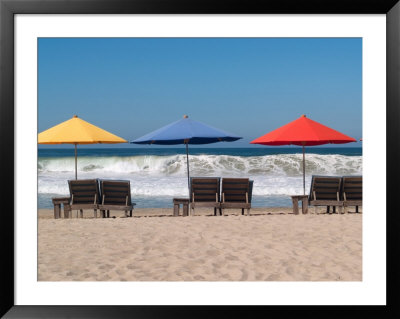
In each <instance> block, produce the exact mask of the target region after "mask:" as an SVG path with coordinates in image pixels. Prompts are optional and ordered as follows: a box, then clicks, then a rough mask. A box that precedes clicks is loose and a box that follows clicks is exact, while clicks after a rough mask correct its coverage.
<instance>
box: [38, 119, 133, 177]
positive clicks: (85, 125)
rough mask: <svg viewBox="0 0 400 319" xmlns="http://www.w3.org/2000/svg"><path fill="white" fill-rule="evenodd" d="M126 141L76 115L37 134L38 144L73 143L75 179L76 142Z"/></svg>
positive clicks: (108, 142) (105, 142)
mask: <svg viewBox="0 0 400 319" xmlns="http://www.w3.org/2000/svg"><path fill="white" fill-rule="evenodd" d="M127 142H128V141H126V140H124V139H123V138H120V137H118V136H117V135H114V134H111V133H109V132H107V131H105V130H103V129H101V128H99V127H97V126H95V125H93V124H90V123H89V122H86V121H84V120H82V119H80V118H78V116H77V115H74V116H73V118H72V119H70V120H68V121H65V122H62V123H60V124H58V125H56V126H53V127H51V128H49V129H48V130H46V131H43V132H41V133H39V134H38V143H39V144H74V145H75V179H77V177H78V176H77V149H76V146H77V144H115V143H127Z"/></svg>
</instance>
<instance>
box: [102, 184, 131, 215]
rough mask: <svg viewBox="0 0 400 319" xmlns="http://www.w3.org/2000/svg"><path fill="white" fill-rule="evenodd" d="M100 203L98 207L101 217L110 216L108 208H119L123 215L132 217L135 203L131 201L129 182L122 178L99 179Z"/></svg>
mask: <svg viewBox="0 0 400 319" xmlns="http://www.w3.org/2000/svg"><path fill="white" fill-rule="evenodd" d="M100 193H101V204H100V205H99V209H100V211H101V213H102V216H103V217H110V210H121V211H124V212H125V216H126V217H128V212H129V215H130V217H132V210H133V207H134V206H135V205H136V203H132V199H131V184H130V182H129V181H123V180H100Z"/></svg>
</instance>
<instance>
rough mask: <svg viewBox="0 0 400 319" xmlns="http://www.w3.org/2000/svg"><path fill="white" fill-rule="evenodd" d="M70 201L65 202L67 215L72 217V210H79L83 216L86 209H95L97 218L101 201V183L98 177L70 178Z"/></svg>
mask: <svg viewBox="0 0 400 319" xmlns="http://www.w3.org/2000/svg"><path fill="white" fill-rule="evenodd" d="M68 186H69V193H70V201H69V203H68V204H64V212H65V215H66V216H69V217H70V218H71V217H72V210H79V211H80V216H81V218H82V217H83V210H84V209H93V211H94V217H95V218H97V209H98V205H99V203H100V192H99V183H98V180H97V179H80V180H69V181H68Z"/></svg>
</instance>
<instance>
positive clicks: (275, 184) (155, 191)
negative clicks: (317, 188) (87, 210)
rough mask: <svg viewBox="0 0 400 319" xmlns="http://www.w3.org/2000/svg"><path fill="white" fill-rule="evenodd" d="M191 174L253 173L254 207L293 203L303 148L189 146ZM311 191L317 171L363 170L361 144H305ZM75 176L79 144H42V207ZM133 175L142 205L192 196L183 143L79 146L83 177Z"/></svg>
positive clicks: (134, 191) (348, 172) (61, 193)
mask: <svg viewBox="0 0 400 319" xmlns="http://www.w3.org/2000/svg"><path fill="white" fill-rule="evenodd" d="M189 150H190V151H189V153H190V154H189V163H190V176H192V177H212V176H215V177H248V178H250V179H251V180H254V187H253V198H252V206H253V207H263V206H267V207H271V206H291V199H290V195H294V194H303V155H302V149H301V147H287V148H283V147H282V148H281V147H252V148H195V147H189ZM305 158H306V193H308V191H309V188H310V182H311V176H312V175H333V176H343V175H361V174H362V149H361V148H353V147H326V148H323V147H306V156H305ZM74 178H75V159H74V149H71V148H69V149H59V148H46V149H42V148H39V149H38V206H39V208H51V207H52V202H51V198H52V197H60V196H68V194H69V190H68V182H67V180H69V179H74ZM87 178H100V179H123V180H130V184H131V192H132V200H133V202H135V203H136V207H137V208H143V207H171V206H172V198H173V197H187V196H188V184H187V167H186V151H185V148H184V147H174V148H171V147H168V148H167V147H164V148H157V147H153V146H149V147H146V148H133V147H132V148H84V147H83V146H82V147H81V146H78V179H87Z"/></svg>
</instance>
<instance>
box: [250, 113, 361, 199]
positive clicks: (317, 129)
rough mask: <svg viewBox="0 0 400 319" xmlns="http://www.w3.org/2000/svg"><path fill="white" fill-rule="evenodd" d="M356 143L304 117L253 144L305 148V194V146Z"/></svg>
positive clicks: (352, 139)
mask: <svg viewBox="0 0 400 319" xmlns="http://www.w3.org/2000/svg"><path fill="white" fill-rule="evenodd" d="M350 142H356V139H354V138H352V137H349V136H347V135H344V134H342V133H340V132H338V131H336V130H334V129H331V128H329V127H327V126H325V125H322V124H320V123H318V122H316V121H313V120H311V119H309V118H307V117H306V116H305V115H302V116H301V117H300V118H298V119H297V120H294V121H292V122H290V123H288V124H286V125H283V126H281V127H280V128H278V129H276V130H274V131H272V132H269V133H267V134H265V135H263V136H261V137H259V138H256V139H255V140H253V141H251V142H250V143H251V144H261V145H275V146H278V145H299V146H302V147H303V192H304V194H305V192H306V190H305V155H304V154H305V150H304V147H305V146H315V145H323V144H344V143H350Z"/></svg>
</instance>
